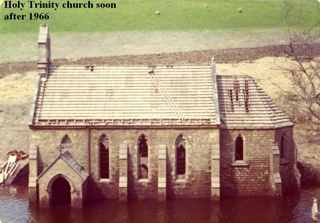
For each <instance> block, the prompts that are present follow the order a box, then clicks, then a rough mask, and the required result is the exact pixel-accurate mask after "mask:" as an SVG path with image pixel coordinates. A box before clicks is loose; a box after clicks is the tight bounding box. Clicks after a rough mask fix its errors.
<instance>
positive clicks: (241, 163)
mask: <svg viewBox="0 0 320 223" xmlns="http://www.w3.org/2000/svg"><path fill="white" fill-rule="evenodd" d="M231 166H233V167H249V164H248V163H246V162H245V161H243V160H237V161H235V162H234V163H233V164H231Z"/></svg>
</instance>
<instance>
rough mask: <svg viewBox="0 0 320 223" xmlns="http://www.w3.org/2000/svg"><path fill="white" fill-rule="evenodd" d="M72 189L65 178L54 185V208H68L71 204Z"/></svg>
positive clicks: (58, 179) (57, 180)
mask: <svg viewBox="0 0 320 223" xmlns="http://www.w3.org/2000/svg"><path fill="white" fill-rule="evenodd" d="M70 190H71V187H70V184H69V182H68V181H67V180H66V179H64V178H63V177H58V178H57V179H56V180H55V181H54V182H53V184H52V187H51V192H52V194H51V195H52V206H66V205H70V204H71V192H70Z"/></svg>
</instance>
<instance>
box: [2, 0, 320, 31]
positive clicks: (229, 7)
mask: <svg viewBox="0 0 320 223" xmlns="http://www.w3.org/2000/svg"><path fill="white" fill-rule="evenodd" d="M23 2H24V1H23ZM36 2H39V1H36ZM54 2H59V3H60V5H59V7H58V9H57V10H55V9H53V8H51V9H50V8H49V9H34V8H32V9H31V8H30V7H29V5H28V4H26V6H25V7H24V9H23V10H20V9H8V8H4V7H5V4H4V3H3V4H2V5H1V12H0V15H1V18H2V20H3V19H4V16H5V15H8V14H10V13H12V12H13V13H15V14H17V15H19V14H25V15H26V18H25V20H20V21H19V20H10V21H5V20H3V21H1V28H0V33H26V32H37V31H38V27H39V24H41V23H48V24H49V25H50V27H51V30H52V31H53V32H68V31H70V32H115V31H172V30H198V29H201V30H204V29H205V30H221V29H239V28H244V29H251V28H252V29H270V28H281V27H283V11H282V8H283V2H282V1H280V0H279V1H276V0H264V1H261V0H241V1H240V0H207V1H198V0H163V1H159V0H138V1H137V0H126V1H124V0H114V1H100V0H91V1H90V2H91V3H92V5H93V8H87V9H85V8H77V9H76V8H72V9H70V8H63V7H62V4H63V3H65V2H67V1H54ZM70 2H72V3H87V2H88V1H87V0H77V1H70ZM100 2H104V3H106V2H113V3H115V6H116V8H96V4H97V3H100ZM317 4H318V5H319V3H318V2H317V1H316V0H306V1H297V0H295V1H294V5H295V7H294V8H293V10H292V12H291V18H292V20H294V22H297V21H298V20H299V22H298V24H297V26H296V27H297V28H301V29H303V28H305V27H309V26H310V25H311V24H312V23H313V22H314V21H315V20H316V19H317V17H319V11H317V9H316V7H315V6H316V5H317ZM239 8H241V9H242V13H240V12H239V11H238V10H239ZM156 11H160V13H161V14H160V15H156V14H155V12H156ZM30 13H47V15H48V17H49V19H47V20H46V19H43V20H39V19H37V20H29V14H30ZM297 18H299V19H297Z"/></svg>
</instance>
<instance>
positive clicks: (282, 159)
mask: <svg viewBox="0 0 320 223" xmlns="http://www.w3.org/2000/svg"><path fill="white" fill-rule="evenodd" d="M288 163H290V162H289V160H287V159H284V158H281V159H280V165H286V164H288Z"/></svg>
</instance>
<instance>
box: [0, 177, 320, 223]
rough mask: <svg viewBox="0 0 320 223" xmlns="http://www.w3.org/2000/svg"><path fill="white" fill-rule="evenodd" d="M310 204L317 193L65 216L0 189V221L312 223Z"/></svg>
mask: <svg viewBox="0 0 320 223" xmlns="http://www.w3.org/2000/svg"><path fill="white" fill-rule="evenodd" d="M314 198H317V199H318V200H320V188H302V190H301V194H300V195H290V196H288V195H287V196H285V197H283V198H279V199H274V198H261V197H254V198H225V199H221V201H220V202H211V201H210V200H195V199H193V200H174V201H166V202H158V201H154V200H143V201H128V202H119V201H107V202H105V203H95V204H90V205H89V206H87V207H85V208H83V209H82V210H71V209H70V208H69V207H54V208H39V207H37V206H36V205H32V204H29V201H28V189H27V185H26V183H25V182H24V183H20V184H19V185H14V186H10V187H0V220H2V222H3V223H23V222H30V223H31V222H32V223H33V222H37V223H56V222H57V223H73V222H74V223H82V222H83V223H86V222H88V223H94V222H128V223H131V222H132V223H135V222H139V223H145V222H147V223H149V222H150V223H153V222H159V223H161V222H168V223H171V222H172V223H180V222H181V223H182V222H183V223H188V222H190V223H206V222H227V223H229V222H230V223H231V222H234V223H251V222H252V223H264V222H265V223H277V222H279V223H282V222H297V223H302V222H312V221H311V206H312V202H313V199H314Z"/></svg>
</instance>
